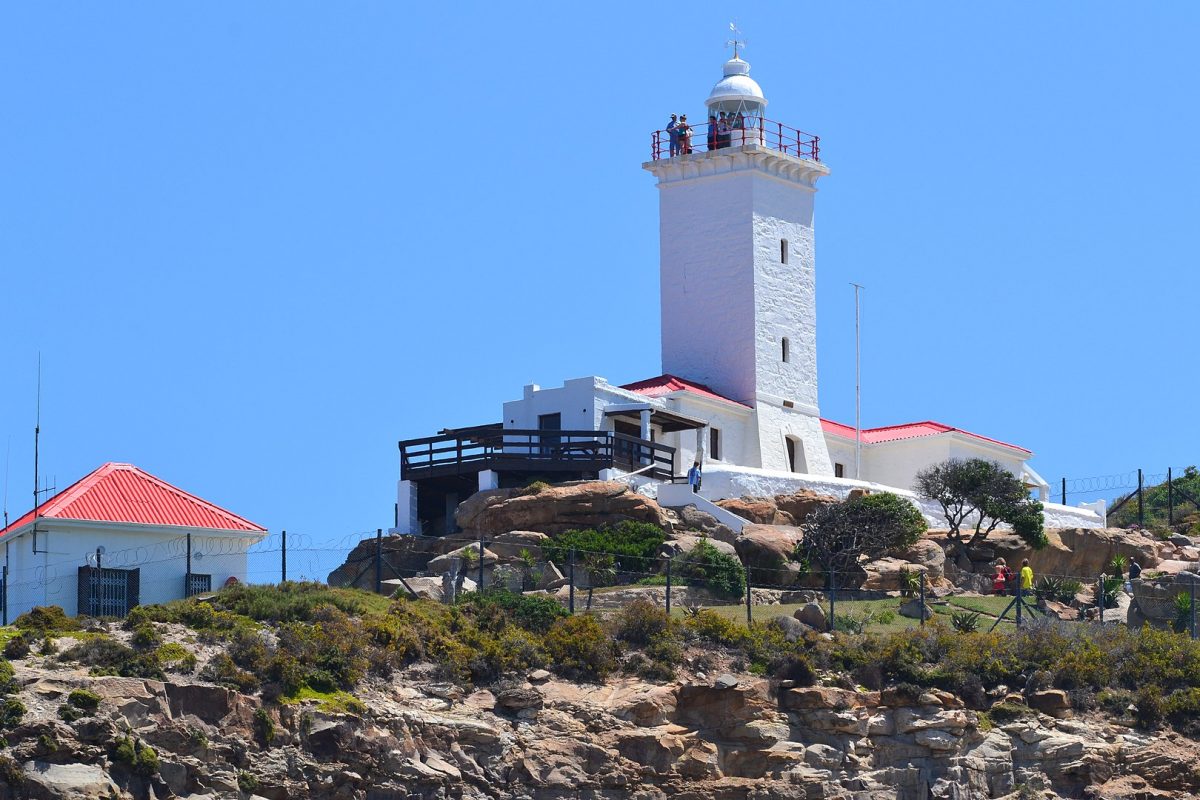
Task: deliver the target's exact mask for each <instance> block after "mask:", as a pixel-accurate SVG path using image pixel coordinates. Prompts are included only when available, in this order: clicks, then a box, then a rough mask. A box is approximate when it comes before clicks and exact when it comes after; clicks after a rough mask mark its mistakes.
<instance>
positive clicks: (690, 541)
mask: <svg viewBox="0 0 1200 800" xmlns="http://www.w3.org/2000/svg"><path fill="white" fill-rule="evenodd" d="M702 541H703V542H707V543H708V544H710V545H711V546H713V547H714V548H716V550H717V552H719V553H724V554H725V555H729V556H734V557H735V558H736V557H737V550H736V549H735V548H734V546H733V545H732V544H729V543H728V542H722V541H720V540H718V539H709V538H707V537H705V536H691V535H689V534H686V533H676V534H675V535H674V536H672V537H671V538H670V539H668V540H667V541H665V542H663V545H662V548H661V549H660V550H659V555H660V556H662V557H663V558H674V557H675V556H680V555H682V556H686V555H687V554H688V553H690V552H692V550H694V549H695V547H696V545H698V544H699V543H700V542H702Z"/></svg>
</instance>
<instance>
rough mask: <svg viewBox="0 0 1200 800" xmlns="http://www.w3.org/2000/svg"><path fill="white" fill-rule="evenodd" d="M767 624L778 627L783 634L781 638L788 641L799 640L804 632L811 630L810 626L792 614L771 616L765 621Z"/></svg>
mask: <svg viewBox="0 0 1200 800" xmlns="http://www.w3.org/2000/svg"><path fill="white" fill-rule="evenodd" d="M767 625H770V626H771V627H773V628H778V629H779V631H780V632H781V633H782V634H783V638H784V639H785V640H787V641H789V642H798V641H800V640H801V639H803V638H804V634H805V633H807V632H808V631H811V630H812V628H810V627H809V626H808V625H805V624H804V623H803V622H801V621H800V620H798V619H796V618H795V617H794V616H792V617H784V616H779V617H771V619H769V620H768V621H767Z"/></svg>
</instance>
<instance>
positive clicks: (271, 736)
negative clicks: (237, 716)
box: [254, 708, 275, 747]
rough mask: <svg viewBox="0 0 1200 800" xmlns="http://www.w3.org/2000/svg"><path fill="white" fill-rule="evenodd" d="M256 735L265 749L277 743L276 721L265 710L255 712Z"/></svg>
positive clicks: (258, 709) (260, 709)
mask: <svg viewBox="0 0 1200 800" xmlns="http://www.w3.org/2000/svg"><path fill="white" fill-rule="evenodd" d="M254 735H255V737H256V738H257V739H258V742H259V744H261V745H262V746H263V747H270V746H271V743H272V742H274V741H275V720H273V719H271V714H270V712H268V711H267V710H266V709H265V708H257V709H255V710H254Z"/></svg>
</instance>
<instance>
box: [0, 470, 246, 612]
mask: <svg viewBox="0 0 1200 800" xmlns="http://www.w3.org/2000/svg"><path fill="white" fill-rule="evenodd" d="M266 533H267V531H266V529H265V528H263V527H262V526H261V525H258V524H256V523H254V522H251V521H249V520H247V519H245V518H244V517H241V516H238V515H237V514H234V513H233V512H231V511H227V510H226V509H224V508H221V507H220V506H218V505H215V504H214V503H211V502H209V501H207V500H204V499H202V498H200V497H197V496H196V495H194V494H191V493H189V492H186V491H184V490H183V489H180V488H179V487H177V486H174V485H172V484H170V483H167V482H166V481H164V480H162V479H161V478H159V477H156V476H154V475H151V474H150V473H148V472H146V471H145V470H142V469H139V468H138V467H136V466H134V465H133V464H121V463H116V462H109V463H107V464H104V465H102V466H101V467H99V468H98V469H96V470H94V471H93V472H91V473H89V474H87V475H85V476H84V477H83V478H80V479H79V480H78V481H76V482H75V483H73V484H71V486H69V487H67V488H66V489H64V490H63V491H61V492H58V493H57V494H55V495H54V496H53V497H50V498H49V499H47V500H46V501H44V502H43V503H41V504H40V505H38V506H37V508H35V509H33V510H31V511H30V512H28V513H27V514H25V515H23V516H21V517H19V518H17V519H16V520H15V521H13V522H12V523H10V524H9V525H8V526H7V527H5V528H4V529H3V530H0V543H3V545H4V559H5V560H4V564H5V566H6V567H7V579H6V583H5V585H4V587H3V589H4V591H3V596H2V598H0V601H2V602H0V613H2V614H3V616H4V622H5V623H7V622H11V621H12V620H13V619H14V618H15V617H16V616H18V615H19V614H22V613H24V612H25V611H28V610H29V609H30V608H32V607H33V606H37V605H57V606H61V607H62V608H63V609H64V610H65V611H66V612H67V613H68V614H87V615H89V616H123V615H124V614H126V613H128V611H129V609H130V608H132V607H134V606H136V605H140V604H147V603H164V602H167V601H170V600H176V599H179V598H182V597H187V596H190V595H192V594H196V593H199V592H203V591H209V590H211V589H213V588H218V587H220V586H221V585H224V584H225V583H227V582H230V581H245V580H246V575H247V553H248V550H249V548H250V546H251V545H253V544H254V543H256V542H258V541H260V540H261V539H262V538H263V537H264V536H265V535H266Z"/></svg>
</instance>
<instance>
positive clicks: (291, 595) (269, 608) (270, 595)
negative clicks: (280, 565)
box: [193, 581, 376, 627]
mask: <svg viewBox="0 0 1200 800" xmlns="http://www.w3.org/2000/svg"><path fill="white" fill-rule="evenodd" d="M373 597H376V596H375V595H371V594H368V593H366V592H357V591H353V590H349V589H335V588H332V587H329V586H326V585H325V584H323V583H317V582H315V581H312V582H293V581H289V582H287V583H284V584H280V585H278V586H251V585H250V584H245V583H239V584H236V585H234V586H230V587H227V588H225V589H222V590H221V591H220V592H218V593H217V596H216V600H215V602H216V603H217V604H218V605H220V606H221V607H223V608H225V609H227V610H229V611H231V612H233V613H234V614H238V615H241V616H243V617H249V618H250V619H252V620H257V621H259V622H311V621H312V620H313V619H314V617H315V615H316V614H317V613H318V611H319V610H320V609H323V608H328V607H330V606H332V607H334V608H336V609H338V610H339V611H341V612H342V613H344V614H353V615H356V616H361V615H363V614H366V613H367V611H368V610H369V607H368V606H367V602H368V600H369V599H370V598H373ZM193 604H194V605H204V604H203V603H198V602H195V601H193ZM193 627H195V626H193Z"/></svg>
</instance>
